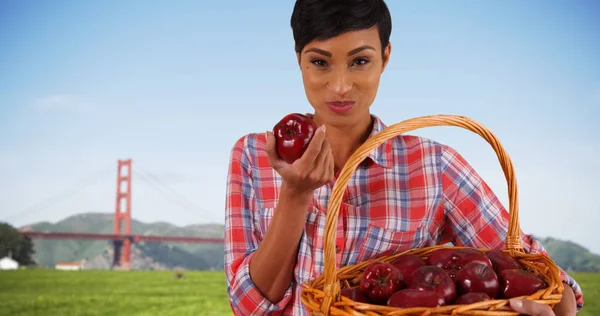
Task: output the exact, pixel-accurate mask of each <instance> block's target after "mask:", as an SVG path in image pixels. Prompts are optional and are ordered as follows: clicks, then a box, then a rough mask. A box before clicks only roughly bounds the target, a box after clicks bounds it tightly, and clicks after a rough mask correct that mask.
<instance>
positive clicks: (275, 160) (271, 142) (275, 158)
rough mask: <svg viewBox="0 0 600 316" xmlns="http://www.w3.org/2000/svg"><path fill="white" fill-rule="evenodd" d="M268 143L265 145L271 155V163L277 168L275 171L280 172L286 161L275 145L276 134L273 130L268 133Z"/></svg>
mask: <svg viewBox="0 0 600 316" xmlns="http://www.w3.org/2000/svg"><path fill="white" fill-rule="evenodd" d="M266 137H267V143H266V146H265V150H266V152H267V156H268V157H269V164H271V167H273V169H275V171H277V172H279V171H280V170H281V169H283V167H285V165H286V162H285V161H283V159H281V158H280V157H279V155H278V154H277V149H276V147H275V135H273V133H272V132H267V133H266Z"/></svg>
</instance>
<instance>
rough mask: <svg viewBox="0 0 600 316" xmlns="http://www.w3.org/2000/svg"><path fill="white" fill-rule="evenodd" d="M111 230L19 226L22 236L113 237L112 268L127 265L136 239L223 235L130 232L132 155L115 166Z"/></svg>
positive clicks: (193, 240) (214, 240)
mask: <svg viewBox="0 0 600 316" xmlns="http://www.w3.org/2000/svg"><path fill="white" fill-rule="evenodd" d="M115 202H116V206H115V217H114V230H113V233H112V234H93V233H56V232H53V233H50V232H35V231H28V230H26V229H22V230H21V231H20V232H21V234H23V235H25V236H29V237H30V238H35V239H91V240H107V241H112V242H113V246H114V254H115V255H114V258H113V268H120V269H130V267H131V245H132V243H136V242H171V243H173V242H175V243H177V242H179V243H208V244H223V243H224V240H223V239H222V238H197V237H186V236H153V235H133V234H132V233H131V159H128V160H119V161H118V168H117V194H116V201H115Z"/></svg>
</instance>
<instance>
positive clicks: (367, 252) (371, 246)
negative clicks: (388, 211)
mask: <svg viewBox="0 0 600 316" xmlns="http://www.w3.org/2000/svg"><path fill="white" fill-rule="evenodd" d="M428 236H429V234H428V230H427V229H426V226H425V225H422V226H420V227H419V228H417V229H415V230H411V231H395V230H390V229H385V228H381V227H378V226H375V225H373V224H369V226H368V228H367V230H366V231H365V233H364V235H363V236H362V237H361V238H360V239H359V240H360V241H359V244H358V252H357V255H356V258H355V260H350V261H353V263H360V262H363V261H366V260H369V259H373V258H377V257H381V256H388V255H392V254H395V253H398V252H402V251H406V250H409V249H412V248H421V247H423V246H424V245H425V244H426V242H427V240H428Z"/></svg>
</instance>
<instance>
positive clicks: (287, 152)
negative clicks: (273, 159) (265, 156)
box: [273, 113, 317, 163]
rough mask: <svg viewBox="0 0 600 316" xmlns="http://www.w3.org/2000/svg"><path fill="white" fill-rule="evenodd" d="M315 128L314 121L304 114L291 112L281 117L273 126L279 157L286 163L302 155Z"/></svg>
mask: <svg viewBox="0 0 600 316" xmlns="http://www.w3.org/2000/svg"><path fill="white" fill-rule="evenodd" d="M316 130H317V126H316V124H315V122H314V121H313V120H312V119H311V118H309V117H308V116H306V115H303V114H299V113H292V114H288V115H286V116H285V117H283V118H282V119H281V120H280V121H279V122H277V124H275V126H274V127H273V134H274V135H275V143H276V145H275V148H276V150H277V153H278V154H279V157H281V159H283V160H284V161H285V162H287V163H293V162H294V161H296V160H297V159H299V158H300V157H302V154H304V152H305V151H306V148H307V147H308V144H309V143H310V141H311V140H312V137H313V136H314V134H315V131H316Z"/></svg>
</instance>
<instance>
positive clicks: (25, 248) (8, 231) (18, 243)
mask: <svg viewBox="0 0 600 316" xmlns="http://www.w3.org/2000/svg"><path fill="white" fill-rule="evenodd" d="M9 252H10V255H11V256H12V258H13V259H14V260H16V261H17V262H18V263H19V264H20V265H23V266H26V265H32V264H35V261H34V260H33V258H32V256H33V254H34V253H35V250H34V249H33V242H32V241H31V238H29V237H27V236H25V235H22V234H21V233H19V231H18V230H17V229H16V228H14V227H12V226H11V225H10V224H8V223H0V258H4V257H6V256H8V254H9Z"/></svg>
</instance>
